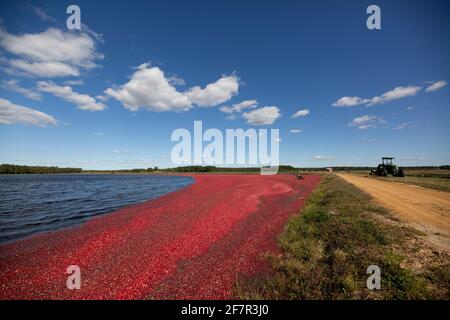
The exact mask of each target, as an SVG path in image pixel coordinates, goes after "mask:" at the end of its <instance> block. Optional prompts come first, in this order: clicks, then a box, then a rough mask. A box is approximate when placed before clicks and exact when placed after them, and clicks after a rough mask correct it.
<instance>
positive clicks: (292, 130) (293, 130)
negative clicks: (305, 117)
mask: <svg viewBox="0 0 450 320" xmlns="http://www.w3.org/2000/svg"><path fill="white" fill-rule="evenodd" d="M302 131H303V130H301V129H291V130H290V132H291V133H300V132H302Z"/></svg>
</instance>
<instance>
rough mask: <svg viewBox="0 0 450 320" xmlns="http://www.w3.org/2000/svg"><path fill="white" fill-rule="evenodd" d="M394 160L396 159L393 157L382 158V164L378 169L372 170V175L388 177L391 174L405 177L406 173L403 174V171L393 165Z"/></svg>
mask: <svg viewBox="0 0 450 320" xmlns="http://www.w3.org/2000/svg"><path fill="white" fill-rule="evenodd" d="M394 159H395V158H392V157H383V158H381V163H380V164H379V165H378V166H377V168H376V169H372V170H370V175H374V176H378V177H386V176H387V175H388V174H391V175H392V176H394V177H404V176H405V173H404V172H403V169H402V168H400V167H399V166H397V165H395V164H393V163H392V160H394Z"/></svg>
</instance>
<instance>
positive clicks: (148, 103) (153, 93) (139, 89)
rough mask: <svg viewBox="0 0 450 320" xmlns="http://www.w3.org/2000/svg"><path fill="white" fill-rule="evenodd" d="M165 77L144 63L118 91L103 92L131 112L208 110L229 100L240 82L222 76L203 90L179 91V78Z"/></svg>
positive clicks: (161, 72) (236, 90) (234, 77)
mask: <svg viewBox="0 0 450 320" xmlns="http://www.w3.org/2000/svg"><path fill="white" fill-rule="evenodd" d="M175 79H177V80H174V77H166V75H165V74H164V72H163V71H162V70H161V69H160V68H158V67H151V66H150V64H148V63H144V64H141V65H140V66H139V67H137V70H136V71H135V72H134V73H133V74H132V76H131V79H130V80H129V81H128V82H127V83H125V84H124V85H122V86H120V87H118V88H108V89H106V90H105V93H106V94H107V95H108V96H111V97H113V98H115V99H117V100H118V101H120V102H121V103H122V104H123V105H124V107H125V108H127V109H129V110H131V111H137V110H139V109H141V108H142V109H147V110H150V111H187V110H189V109H191V108H192V107H193V106H194V105H197V106H200V107H210V106H216V105H218V104H221V103H223V102H225V101H228V100H229V99H231V98H232V97H233V96H234V95H235V94H237V92H238V88H239V79H238V78H237V77H236V76H234V75H232V76H224V77H222V78H220V79H219V80H217V81H216V82H214V83H211V84H208V85H207V86H206V87H205V88H204V89H202V88H200V87H198V86H197V87H193V88H191V89H189V90H188V91H185V92H179V91H178V90H177V89H176V88H175V85H176V84H180V83H181V82H180V80H179V79H180V78H178V77H176V78H175Z"/></svg>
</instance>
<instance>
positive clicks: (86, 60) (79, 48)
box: [0, 28, 103, 77]
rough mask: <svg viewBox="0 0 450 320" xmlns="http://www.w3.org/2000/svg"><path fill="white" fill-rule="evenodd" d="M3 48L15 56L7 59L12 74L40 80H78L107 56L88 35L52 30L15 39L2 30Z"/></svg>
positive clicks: (0, 33)
mask: <svg viewBox="0 0 450 320" xmlns="http://www.w3.org/2000/svg"><path fill="white" fill-rule="evenodd" d="M0 46H1V47H2V48H3V49H5V51H7V52H8V53H10V54H11V55H13V56H15V58H14V59H9V60H8V59H7V63H8V65H9V67H10V68H11V69H12V70H16V71H19V72H21V73H25V74H27V75H30V76H37V77H67V76H78V75H80V73H81V71H82V70H90V69H92V68H94V67H96V66H97V64H96V61H97V60H101V59H103V55H102V54H100V53H98V52H97V50H96V42H95V40H94V39H93V38H92V37H91V36H89V35H88V34H86V33H76V32H70V31H61V30H59V29H57V28H49V29H47V30H46V31H44V32H41V33H34V34H31V33H25V34H22V35H13V34H10V33H8V32H7V31H5V30H4V29H2V28H0Z"/></svg>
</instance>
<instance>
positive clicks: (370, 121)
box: [348, 114, 386, 130]
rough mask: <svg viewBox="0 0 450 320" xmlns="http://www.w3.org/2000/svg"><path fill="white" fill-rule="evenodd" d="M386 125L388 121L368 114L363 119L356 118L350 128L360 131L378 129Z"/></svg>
mask: <svg viewBox="0 0 450 320" xmlns="http://www.w3.org/2000/svg"><path fill="white" fill-rule="evenodd" d="M385 124H386V121H385V120H383V119H382V118H381V117H379V116H374V115H368V114H366V115H363V116H361V117H356V118H355V119H353V121H352V122H350V123H349V124H348V125H349V126H350V127H357V128H358V129H361V130H365V129H369V128H377V127H378V126H380V125H385Z"/></svg>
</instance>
